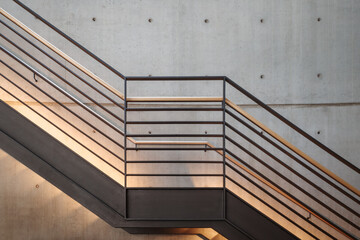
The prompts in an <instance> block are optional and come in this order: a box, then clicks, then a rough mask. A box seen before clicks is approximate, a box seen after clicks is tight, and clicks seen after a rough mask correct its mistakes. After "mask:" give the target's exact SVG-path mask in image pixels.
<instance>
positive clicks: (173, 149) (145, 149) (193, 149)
mask: <svg viewBox="0 0 360 240" xmlns="http://www.w3.org/2000/svg"><path fill="white" fill-rule="evenodd" d="M126 150H128V151H218V150H222V148H126Z"/></svg>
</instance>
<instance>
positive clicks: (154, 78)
mask: <svg viewBox="0 0 360 240" xmlns="http://www.w3.org/2000/svg"><path fill="white" fill-rule="evenodd" d="M126 79H127V80H128V81H219V80H221V81H223V80H224V76H130V77H129V76H127V77H126Z"/></svg>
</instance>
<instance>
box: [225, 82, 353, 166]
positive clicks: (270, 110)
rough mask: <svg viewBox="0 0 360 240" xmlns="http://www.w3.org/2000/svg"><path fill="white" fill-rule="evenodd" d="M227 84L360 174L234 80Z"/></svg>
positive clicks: (344, 160)
mask: <svg viewBox="0 0 360 240" xmlns="http://www.w3.org/2000/svg"><path fill="white" fill-rule="evenodd" d="M226 82H227V83H229V84H230V85H231V86H233V87H234V88H236V89H237V90H239V91H240V92H241V93H242V94H244V95H245V96H247V97H248V98H250V99H251V100H252V101H254V102H256V103H257V104H258V105H260V106H261V107H262V108H264V109H265V110H266V111H268V112H269V113H271V114H272V115H273V116H275V117H277V118H278V119H280V120H281V121H282V122H283V123H285V124H286V125H288V126H289V127H291V128H292V129H294V130H295V131H297V132H298V133H300V134H301V135H303V136H304V137H305V138H307V139H308V140H310V141H311V142H313V143H314V144H316V145H317V146H318V147H320V148H321V149H323V150H324V151H326V152H327V153H329V154H330V155H332V156H333V157H335V158H336V159H338V160H339V161H341V162H342V163H343V164H345V165H347V166H348V167H349V168H351V169H353V170H354V171H356V172H357V173H360V169H359V168H358V167H356V166H355V165H353V164H352V163H350V162H349V161H347V160H346V159H345V158H343V157H341V156H340V155H338V154H337V153H335V152H334V151H332V150H331V149H330V148H328V147H327V146H325V145H324V144H322V143H321V142H319V141H318V140H316V139H315V138H313V137H312V136H310V135H309V134H308V133H306V132H305V131H304V130H302V129H301V128H299V127H298V126H296V125H295V124H293V123H292V122H290V121H289V120H287V119H286V118H285V117H283V116H282V115H281V114H279V113H278V112H276V111H275V110H274V109H272V108H270V107H269V106H267V105H266V104H265V103H263V102H262V101H260V100H259V99H257V98H256V97H254V96H253V95H252V94H250V93H249V92H248V91H246V90H245V89H243V88H242V87H240V86H239V85H238V84H236V83H235V82H234V81H233V80H231V79H230V78H228V77H226Z"/></svg>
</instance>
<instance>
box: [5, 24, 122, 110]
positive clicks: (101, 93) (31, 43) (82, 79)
mask: <svg viewBox="0 0 360 240" xmlns="http://www.w3.org/2000/svg"><path fill="white" fill-rule="evenodd" d="M0 23H1V24H3V25H4V26H5V27H7V28H8V29H9V30H10V31H12V32H13V33H15V34H16V35H17V36H19V37H20V38H21V39H23V40H24V41H25V42H27V43H28V44H30V45H31V46H32V47H34V48H35V49H37V50H38V51H39V52H41V53H42V54H44V55H45V56H47V57H48V58H50V59H51V60H52V61H54V62H55V63H56V64H58V65H59V66H60V67H62V68H64V69H65V70H66V71H67V72H69V73H71V74H72V75H73V76H75V77H76V78H77V79H79V80H80V81H82V82H83V83H85V84H86V85H88V86H89V87H90V88H92V89H93V90H94V91H96V92H97V93H99V94H100V95H101V96H103V97H105V98H106V99H107V100H109V101H110V102H112V103H113V104H114V105H116V106H118V107H119V108H121V109H124V107H123V106H121V105H120V104H119V103H117V102H116V101H115V100H113V99H112V98H110V97H109V96H108V95H106V94H104V93H103V92H102V91H100V90H99V89H98V88H96V87H95V86H93V85H92V84H90V83H89V82H88V81H86V80H85V79H84V78H82V77H80V76H79V75H78V74H76V73H75V72H74V71H72V70H71V69H69V68H68V67H66V66H65V65H64V64H62V63H60V62H59V61H58V60H56V59H55V58H54V57H52V56H51V55H50V54H48V53H47V52H46V51H44V50H43V49H41V48H40V47H38V46H37V45H36V44H34V43H33V42H31V41H30V40H29V39H28V38H26V37H24V36H23V35H22V34H20V33H19V32H18V31H16V30H15V29H14V28H12V27H10V26H9V25H8V24H6V23H5V22H3V21H2V20H1V19H0Z"/></svg>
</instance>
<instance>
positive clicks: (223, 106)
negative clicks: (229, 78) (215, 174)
mask: <svg viewBox="0 0 360 240" xmlns="http://www.w3.org/2000/svg"><path fill="white" fill-rule="evenodd" d="M225 99H226V77H224V79H223V99H222V114H223V118H222V124H223V136H222V140H223V143H222V144H223V150H222V152H223V190H224V195H223V217H224V219H225V218H226V172H225V169H226V162H225V160H226V157H225V155H226V148H225V128H226V126H225V108H226V102H225Z"/></svg>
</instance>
